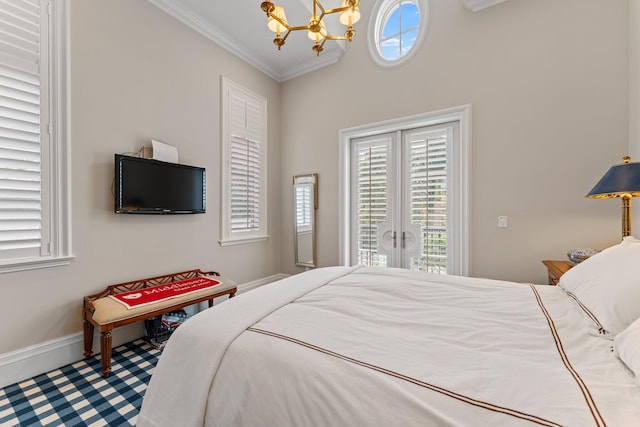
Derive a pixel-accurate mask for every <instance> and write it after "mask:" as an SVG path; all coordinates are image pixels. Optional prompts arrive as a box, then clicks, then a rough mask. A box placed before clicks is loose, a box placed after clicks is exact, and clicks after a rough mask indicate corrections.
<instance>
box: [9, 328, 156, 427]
mask: <svg viewBox="0 0 640 427" xmlns="http://www.w3.org/2000/svg"><path fill="white" fill-rule="evenodd" d="M159 355H160V351H159V350H156V349H155V348H153V347H151V346H150V345H148V344H147V343H146V342H144V341H143V340H138V341H134V342H132V343H129V344H125V345H123V346H121V347H118V348H116V349H114V350H113V359H112V361H111V375H110V376H109V378H103V377H102V374H101V373H100V368H101V366H100V356H99V355H98V356H94V357H92V358H91V359H88V360H82V361H80V362H76V363H74V364H71V365H67V366H65V367H63V368H60V369H57V370H55V371H52V372H49V373H46V374H42V375H39V376H37V377H34V378H31V379H29V380H26V381H23V382H21V383H18V384H13V385H10V386H8V387H5V388H3V389H0V425H1V426H135V424H136V418H137V417H138V412H139V411H140V406H141V405H142V397H143V396H144V392H145V391H146V389H147V384H148V383H149V378H151V374H152V373H153V369H154V368H155V366H156V363H157V362H158V356H159Z"/></svg>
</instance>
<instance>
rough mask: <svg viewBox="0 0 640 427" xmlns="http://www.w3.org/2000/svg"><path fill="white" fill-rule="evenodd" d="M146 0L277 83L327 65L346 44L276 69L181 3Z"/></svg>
mask: <svg viewBox="0 0 640 427" xmlns="http://www.w3.org/2000/svg"><path fill="white" fill-rule="evenodd" d="M147 1H148V2H149V3H151V4H153V5H154V6H156V7H158V8H159V9H160V10H162V11H163V12H165V13H167V14H168V15H170V16H172V17H174V18H175V19H177V20H178V21H180V22H182V23H183V24H185V25H186V26H188V27H189V28H191V29H193V30H194V31H196V32H198V33H200V34H202V35H203V36H205V37H206V38H207V39H209V40H211V41H212V42H214V43H215V44H217V45H219V46H220V47H222V48H224V49H226V50H228V51H229V52H230V53H232V54H234V55H235V56H237V57H238V58H240V59H242V60H243V61H245V62H246V63H248V64H249V65H252V66H253V67H255V68H257V69H258V70H260V71H262V72H263V73H265V74H266V75H267V76H269V77H271V78H272V79H274V80H275V81H277V82H279V83H282V82H284V81H286V80H289V79H292V78H294V77H298V76H300V75H302V74H306V73H309V72H311V71H314V70H317V69H319V68H322V67H326V66H327V65H331V64H335V63H336V62H338V61H339V60H340V57H342V55H343V54H344V49H345V47H344V45H343V44H342V45H340V48H339V49H337V50H335V51H332V52H325V53H323V54H322V56H320V57H319V58H316V59H317V60H316V61H313V62H311V61H307V60H303V61H301V62H300V64H299V65H297V66H293V67H289V69H288V70H286V71H285V72H279V71H277V70H276V69H274V68H273V67H272V66H271V65H270V64H268V63H266V62H264V61H260V60H258V59H256V58H255V57H254V56H253V55H252V54H251V53H250V52H249V51H247V50H246V49H245V48H243V47H242V46H241V45H239V44H238V43H236V42H234V41H233V39H231V38H230V37H229V36H227V35H226V34H225V33H223V32H221V31H220V30H218V29H217V28H215V27H214V26H212V25H211V24H210V23H208V22H206V21H205V20H203V19H202V18H200V17H199V16H198V15H196V14H195V13H193V12H192V11H191V10H189V9H187V8H185V7H184V6H181V5H179V4H178V3H176V2H174V1H172V0H147Z"/></svg>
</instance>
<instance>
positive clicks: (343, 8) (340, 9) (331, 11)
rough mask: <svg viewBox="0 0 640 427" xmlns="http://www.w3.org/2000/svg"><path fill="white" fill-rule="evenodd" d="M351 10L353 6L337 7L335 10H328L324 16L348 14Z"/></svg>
mask: <svg viewBox="0 0 640 427" xmlns="http://www.w3.org/2000/svg"><path fill="white" fill-rule="evenodd" d="M349 9H351V6H344V7H336V8H334V9H326V10H325V11H324V12H323V14H322V15H330V14H332V13H340V12H346V11H347V10H349Z"/></svg>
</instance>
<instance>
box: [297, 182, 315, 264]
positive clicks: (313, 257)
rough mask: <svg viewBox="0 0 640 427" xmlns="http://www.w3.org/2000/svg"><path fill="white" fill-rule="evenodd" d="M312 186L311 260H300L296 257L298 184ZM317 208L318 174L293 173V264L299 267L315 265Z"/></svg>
mask: <svg viewBox="0 0 640 427" xmlns="http://www.w3.org/2000/svg"><path fill="white" fill-rule="evenodd" d="M308 185H312V186H313V209H311V262H308V261H305V260H300V259H299V258H298V244H299V243H298V221H297V218H296V215H297V212H298V206H297V200H298V198H297V194H296V190H297V188H298V186H308ZM317 209H318V174H317V173H311V174H307V175H295V176H294V177H293V242H294V249H293V250H294V257H295V264H296V265H297V266H300V267H316V266H317V265H316V264H317V261H316V256H317V254H316V252H317V251H316V234H317V233H316V212H315V211H316V210H317Z"/></svg>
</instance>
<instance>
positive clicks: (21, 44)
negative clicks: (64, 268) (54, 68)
mask: <svg viewBox="0 0 640 427" xmlns="http://www.w3.org/2000/svg"><path fill="white" fill-rule="evenodd" d="M43 25H46V22H45V21H43ZM40 30H41V18H40V2H39V1H37V0H0V258H18V257H29V256H39V255H40V247H41V246H42V212H41V211H42V203H41V195H42V193H41V132H40V121H41V120H40V117H41V110H40V106H41V102H43V103H44V100H41V96H40V92H41V82H40V45H41V43H42V44H43V45H46V44H45V43H46V33H47V31H46V27H45V28H43V29H42V34H43V39H44V40H41V38H40ZM43 92H44V90H43ZM45 105H46V104H45Z"/></svg>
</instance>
